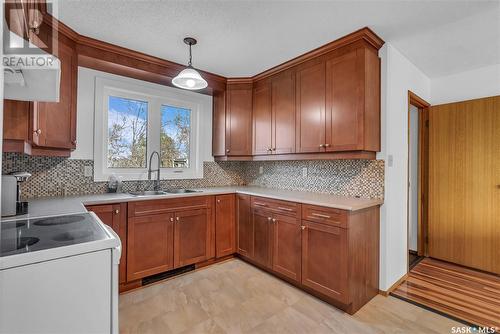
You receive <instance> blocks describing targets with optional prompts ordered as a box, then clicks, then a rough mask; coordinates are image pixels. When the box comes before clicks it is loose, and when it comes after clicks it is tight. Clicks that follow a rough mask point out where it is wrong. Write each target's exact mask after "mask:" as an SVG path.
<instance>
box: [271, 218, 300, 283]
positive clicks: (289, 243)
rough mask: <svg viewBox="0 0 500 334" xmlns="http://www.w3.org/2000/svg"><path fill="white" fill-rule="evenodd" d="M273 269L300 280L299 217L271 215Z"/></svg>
mask: <svg viewBox="0 0 500 334" xmlns="http://www.w3.org/2000/svg"><path fill="white" fill-rule="evenodd" d="M272 222H273V230H274V231H273V270H274V271H276V272H278V273H280V274H282V275H285V276H287V277H289V278H291V279H293V280H295V281H297V282H300V266H301V242H302V240H301V228H300V219H297V218H293V217H287V216H283V215H274V217H273V220H272Z"/></svg>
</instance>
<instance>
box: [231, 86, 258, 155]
mask: <svg viewBox="0 0 500 334" xmlns="http://www.w3.org/2000/svg"><path fill="white" fill-rule="evenodd" d="M226 155H229V156H234V155H236V156H239V155H240V156H245V155H252V84H234V85H231V84H228V87H227V92H226Z"/></svg>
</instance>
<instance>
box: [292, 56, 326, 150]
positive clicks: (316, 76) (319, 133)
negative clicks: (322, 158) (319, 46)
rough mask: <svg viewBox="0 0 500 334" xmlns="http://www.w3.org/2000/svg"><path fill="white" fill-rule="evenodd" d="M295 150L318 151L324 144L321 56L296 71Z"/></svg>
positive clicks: (323, 63)
mask: <svg viewBox="0 0 500 334" xmlns="http://www.w3.org/2000/svg"><path fill="white" fill-rule="evenodd" d="M295 99H296V114H297V116H296V120H297V123H296V151H297V153H310V152H321V151H322V145H323V144H324V142H325V61H324V59H323V58H322V57H320V58H318V59H315V60H312V61H309V62H307V63H305V64H302V65H300V66H298V68H297V69H296V91H295Z"/></svg>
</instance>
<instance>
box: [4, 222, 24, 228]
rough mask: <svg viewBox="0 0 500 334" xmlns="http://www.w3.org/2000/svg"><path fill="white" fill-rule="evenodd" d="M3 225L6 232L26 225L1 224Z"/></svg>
mask: <svg viewBox="0 0 500 334" xmlns="http://www.w3.org/2000/svg"><path fill="white" fill-rule="evenodd" d="M3 224H5V225H4V226H5V229H6V230H10V229H13V228H20V227H24V226H26V223H15V224H14V223H13V222H12V223H9V222H7V223H3Z"/></svg>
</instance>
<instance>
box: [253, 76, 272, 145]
mask: <svg viewBox="0 0 500 334" xmlns="http://www.w3.org/2000/svg"><path fill="white" fill-rule="evenodd" d="M252 117H253V155H263V154H271V153H272V147H273V146H272V145H273V143H272V132H273V131H272V130H271V128H272V111H271V84H270V82H269V81H268V80H265V81H264V82H260V83H258V84H257V85H256V87H255V88H254V89H253V116H252Z"/></svg>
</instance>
